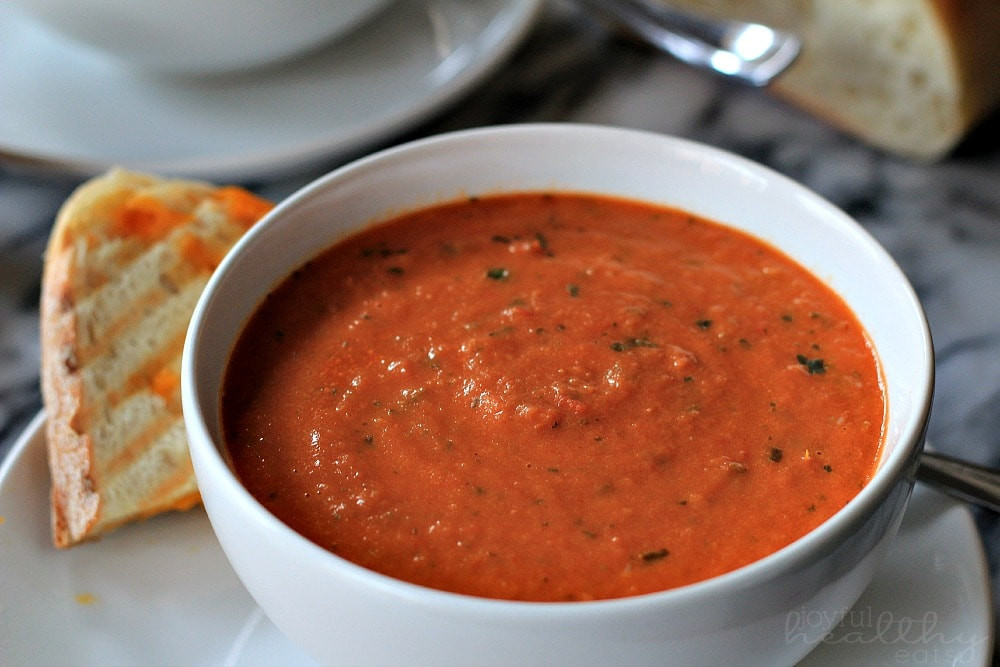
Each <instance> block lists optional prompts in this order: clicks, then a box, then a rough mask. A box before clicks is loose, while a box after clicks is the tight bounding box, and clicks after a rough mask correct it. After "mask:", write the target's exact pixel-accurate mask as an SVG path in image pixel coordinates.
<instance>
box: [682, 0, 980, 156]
mask: <svg viewBox="0 0 1000 667" xmlns="http://www.w3.org/2000/svg"><path fill="white" fill-rule="evenodd" d="M663 2H667V3H668V4H671V5H673V6H676V7H677V8H680V9H687V10H690V11H696V12H699V13H703V14H708V15H711V16H725V17H732V18H740V19H744V20H751V21H758V22H761V23H765V24H769V25H773V26H775V27H780V28H784V29H787V30H791V31H793V32H795V33H797V34H799V35H800V36H801V37H802V39H803V49H802V53H801V55H800V56H799V58H798V60H797V61H796V62H795V63H794V64H793V65H792V67H791V68H790V69H789V70H788V71H787V72H785V74H783V75H782V76H781V77H779V78H778V79H777V80H775V82H774V83H773V84H772V88H773V90H774V92H775V93H776V94H778V95H779V96H782V97H784V98H787V99H788V100H789V101H791V102H793V103H795V104H797V105H799V106H801V107H802V108H804V109H806V110H808V111H810V112H812V113H813V114H814V115H816V116H818V117H821V118H823V119H825V120H826V121H828V122H830V123H831V124H832V125H835V126H837V127H839V128H841V129H842V130H844V131H846V132H849V133H851V134H853V135H855V136H857V137H859V138H860V139H862V140H864V141H866V142H868V143H870V144H872V145H874V146H878V147H880V148H882V149H885V150H888V151H891V152H894V153H897V154H900V155H902V156H905V157H908V158H911V159H915V160H920V161H930V160H934V159H938V158H940V157H942V156H944V155H946V154H948V153H949V152H950V151H951V150H952V149H953V148H954V147H955V146H956V145H957V144H958V143H959V142H960V141H961V139H962V138H963V137H964V136H965V134H966V133H967V132H968V131H969V130H970V129H971V128H972V127H973V126H974V125H975V124H976V123H978V122H979V121H980V120H982V119H983V118H984V117H985V115H986V114H987V113H988V112H989V111H991V110H992V109H994V108H995V107H996V106H997V105H998V103H1000V1H998V0H663Z"/></svg>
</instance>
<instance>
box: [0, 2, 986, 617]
mask: <svg viewBox="0 0 1000 667" xmlns="http://www.w3.org/2000/svg"><path fill="white" fill-rule="evenodd" d="M527 121H569V122H587V123H601V124H613V125H620V126H627V127H635V128H642V129H648V130H653V131H657V132H663V133H669V134H676V135H680V136H685V137H690V138H692V139H696V140H699V141H704V142H707V143H710V144H713V145H716V146H719V147H722V148H725V149H728V150H731V151H733V152H736V153H738V154H741V155H744V156H746V157H749V158H751V159H754V160H757V161H759V162H762V163H764V164H766V165H769V166H770V167H772V168H774V169H775V170H777V171H779V172H781V173H784V174H786V175H788V176H790V177H792V178H794V179H796V180H798V181H800V182H802V183H804V184H805V185H807V186H809V187H811V188H812V189H814V190H816V191H817V192H819V193H820V194H821V195H823V196H825V197H827V198H828V199H830V200H831V201H832V202H833V203H835V204H836V205H838V206H840V207H841V208H843V209H844V210H845V211H847V212H848V213H849V214H851V215H853V216H855V217H856V218H857V219H858V220H859V221H860V222H861V223H862V224H863V225H864V226H865V227H866V228H867V229H868V230H869V231H870V232H871V233H872V234H873V235H874V236H875V237H876V238H877V239H878V240H879V241H880V242H881V243H882V244H883V245H884V246H885V247H886V248H887V249H888V251H889V252H890V253H891V254H892V255H893V256H894V257H895V258H896V260H897V261H898V262H899V264H900V266H901V267H902V269H903V270H904V272H905V273H906V274H907V275H908V276H909V278H910V280H911V282H912V283H913V285H914V287H915V288H916V290H917V292H918V295H919V297H920V299H921V301H922V303H923V305H924V307H925V309H926V312H927V316H928V319H929V320H930V324H931V329H932V332H933V336H934V342H935V350H936V355H937V390H936V395H935V400H934V408H933V416H932V422H931V426H930V433H929V439H930V441H931V442H932V443H933V446H934V447H935V448H936V449H938V450H939V451H941V452H944V453H947V454H951V455H954V456H959V457H963V458H966V459H969V460H972V461H975V462H978V463H981V464H986V465H997V466H1000V143H997V140H996V139H994V138H993V136H992V135H993V134H998V133H996V132H995V131H996V130H997V129H1000V115H996V116H994V117H993V118H991V119H988V120H987V121H986V122H985V123H984V124H983V126H982V127H981V128H980V129H979V130H977V131H975V132H973V133H972V135H970V137H969V138H968V139H967V140H966V141H965V142H964V143H963V145H962V146H960V147H959V149H958V150H957V151H956V152H955V153H954V154H953V155H952V156H950V157H949V158H947V159H945V160H943V161H941V162H939V163H936V164H929V165H924V164H913V163H910V162H906V161H903V160H900V159H897V158H895V157H893V156H891V155H886V154H884V153H881V152H879V151H876V150H873V149H871V148H869V147H867V146H865V145H862V144H860V143H858V142H857V141H855V140H854V139H852V138H851V137H848V136H845V135H843V134H840V133H839V132H837V131H835V130H833V129H831V128H829V127H828V126H826V125H824V124H822V123H820V122H818V121H817V120H815V119H813V118H811V117H809V116H807V115H806V114H804V113H802V112H800V111H799V110H797V109H794V108H792V107H790V106H787V105H786V104H784V103H783V102H781V101H780V100H777V99H774V98H772V97H770V96H769V95H767V94H766V93H762V92H761V91H758V90H754V89H750V88H744V87H741V86H739V85H736V84H733V83H731V82H728V81H723V80H721V79H718V78H714V77H712V76H711V75H709V74H706V73H704V72H700V71H696V70H693V69H691V68H689V67H686V66H684V65H681V64H680V63H677V62H675V61H672V60H670V59H669V58H667V57H666V56H663V55H662V54H660V53H657V52H654V51H653V50H651V49H648V48H645V47H643V46H641V45H639V44H637V43H635V42H632V41H629V40H626V39H622V38H620V37H618V36H617V35H614V34H611V33H609V32H608V31H606V30H605V29H604V28H603V27H602V26H600V25H598V24H595V23H593V22H591V21H590V20H589V19H587V18H586V17H585V16H583V15H581V14H578V13H576V12H574V11H572V10H571V9H569V8H567V7H565V6H556V7H555V8H552V7H550V8H549V11H547V12H546V13H545V14H544V15H543V17H542V21H541V22H540V24H539V25H538V26H537V27H536V29H535V30H534V31H533V32H532V34H531V35H530V36H529V38H528V40H527V41H526V43H525V44H524V45H523V46H522V48H520V49H519V50H518V51H517V52H516V53H515V55H514V57H513V58H512V59H511V61H510V62H508V63H507V65H506V66H505V67H504V68H502V69H501V70H500V71H498V72H497V73H495V74H494V75H493V76H491V77H489V78H488V79H487V80H486V81H484V82H483V84H482V85H481V86H480V87H479V88H477V90H475V91H474V92H473V93H471V94H470V95H468V96H467V97H466V98H465V99H463V100H461V101H460V102H458V103H457V104H456V105H454V107H452V108H451V109H449V110H447V111H446V112H445V113H443V114H441V115H440V116H439V117H437V118H435V119H434V120H432V121H431V122H429V123H426V124H424V125H423V126H421V127H419V128H417V129H416V130H414V131H411V132H409V133H407V134H406V135H405V136H396V137H387V138H386V140H385V143H384V144H383V145H388V144H392V143H397V142H400V141H403V140H406V139H410V138H416V137H419V136H425V135H428V134H433V133H437V132H442V131H447V130H453V129H460V128H466V127H473V126H482V125H491V124H498V123H514V122H527ZM991 130H993V132H992V133H991ZM379 147H380V146H372V147H371V148H372V149H375V148H379ZM330 166H333V165H326V166H325V167H324V168H322V169H319V170H316V171H313V172H309V173H304V174H302V175H301V176H299V177H296V178H286V179H285V180H282V181H279V182H259V183H247V184H246V185H248V186H249V187H252V188H254V189H256V190H258V191H259V192H261V193H262V194H264V195H265V196H267V197H270V198H273V199H278V198H281V197H283V196H285V195H286V194H289V193H290V192H292V191H293V190H295V189H296V188H297V187H298V186H300V185H302V184H304V183H305V182H307V181H308V180H311V179H312V178H313V177H315V176H317V175H319V173H321V172H322V171H325V170H326V168H327V167H330ZM74 185H75V183H74V182H72V181H71V180H67V179H65V178H60V179H53V178H49V177H46V176H42V175H39V174H25V173H23V172H19V171H17V170H14V169H12V168H10V167H4V166H2V164H0V456H2V455H3V454H5V453H6V452H7V450H8V449H9V447H10V446H11V444H12V443H13V442H14V440H15V439H16V437H17V436H18V435H19V433H20V432H21V431H22V430H23V428H24V427H25V425H26V423H27V421H28V420H29V419H30V417H32V416H33V415H34V414H35V413H36V412H37V411H38V410H39V409H40V407H41V399H40V394H39V389H38V365H39V342H38V323H37V320H38V313H37V304H38V291H39V281H40V274H41V267H42V255H43V250H44V246H45V242H46V240H47V236H48V232H49V229H50V227H51V224H52V220H53V217H54V214H55V212H56V210H57V208H58V206H59V205H60V203H61V202H62V201H63V200H64V199H65V197H66V196H67V195H68V194H69V192H70V191H71V189H72V187H73V186H74ZM976 517H977V524H978V527H979V529H980V531H981V534H982V537H983V540H984V544H985V546H986V549H987V554H988V557H989V562H990V566H991V572H992V576H993V588H994V598H996V599H1000V577H998V574H997V573H998V568H1000V520H998V518H997V517H996V516H994V515H992V514H988V513H985V512H977V513H976Z"/></svg>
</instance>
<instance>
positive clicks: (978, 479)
mask: <svg viewBox="0 0 1000 667" xmlns="http://www.w3.org/2000/svg"><path fill="white" fill-rule="evenodd" d="M916 478H917V481H919V482H924V483H925V484H929V485H931V486H933V487H935V488H936V489H938V490H940V491H943V492H944V493H946V494H948V495H950V496H952V497H954V498H958V499H959V500H963V501H966V502H970V503H972V504H974V505H979V506H980V507H985V508H987V509H990V510H993V511H994V512H1000V470H994V469H992V468H984V467H982V466H978V465H976V464H974V463H969V462H967V461H961V460H959V459H955V458H951V457H950V456H943V455H941V454H936V453H933V452H928V451H924V452H923V453H922V454H921V455H920V465H919V466H918V467H917V474H916Z"/></svg>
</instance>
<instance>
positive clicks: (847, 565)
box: [183, 125, 933, 665]
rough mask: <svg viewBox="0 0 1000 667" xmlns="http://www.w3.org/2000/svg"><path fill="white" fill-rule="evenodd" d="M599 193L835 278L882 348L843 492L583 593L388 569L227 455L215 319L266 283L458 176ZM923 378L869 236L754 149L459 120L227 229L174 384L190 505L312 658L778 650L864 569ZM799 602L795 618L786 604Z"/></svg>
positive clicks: (878, 550) (914, 433) (913, 329)
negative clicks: (733, 554) (495, 588)
mask: <svg viewBox="0 0 1000 667" xmlns="http://www.w3.org/2000/svg"><path fill="white" fill-rule="evenodd" d="M532 189H533V190H539V189H545V190H561V189H563V190H576V191H581V190H582V191H592V192H598V193H609V194H613V195H623V196H626V197H632V198H638V199H643V200H648V201H652V202H660V203H664V204H668V205H672V206H677V207H680V208H683V209H687V210H689V211H692V212H694V213H697V214H700V215H703V216H706V217H708V218H711V219H713V220H717V221H720V222H724V223H727V224H730V225H732V226H734V227H738V228H741V229H744V230H746V231H748V232H750V233H752V234H755V235H757V236H759V237H761V238H763V239H765V240H767V241H769V242H771V243H772V244H774V245H776V246H777V247H779V248H781V249H783V250H785V251H786V252H787V253H789V254H790V255H791V256H793V257H795V258H797V259H798V260H799V261H800V262H801V263H802V264H804V265H805V266H806V267H808V268H810V269H812V271H813V272H814V273H815V274H817V275H818V276H820V277H822V278H823V279H825V280H827V281H828V282H829V284H830V285H831V286H832V287H833V288H834V289H835V290H837V291H838V292H839V293H840V294H841V295H842V296H843V297H845V298H846V300H847V302H848V303H849V304H850V305H851V306H852V307H853V308H854V310H855V312H856V313H857V315H858V316H859V318H860V319H861V321H862V322H863V324H864V325H865V326H866V327H867V330H868V332H869V334H870V336H871V339H872V341H873V343H874V345H875V347H876V349H877V351H878V354H879V356H880V357H881V361H882V363H883V365H884V373H885V377H886V390H887V392H888V404H889V418H888V427H887V434H886V443H885V447H884V450H885V452H884V456H883V458H882V461H881V464H880V467H879V470H878V472H877V473H876V474H875V476H874V478H873V480H872V481H871V482H870V483H869V484H868V486H867V487H866V488H865V489H863V490H862V491H861V493H860V494H859V495H858V496H857V497H856V498H855V499H854V500H852V501H851V502H850V503H849V504H848V505H847V506H846V507H845V508H844V509H843V510H841V511H840V512H839V513H838V514H836V515H835V516H834V517H832V518H831V519H830V520H828V521H827V522H826V523H824V524H823V525H822V526H820V527H819V528H818V529H816V530H815V531H813V532H811V533H810V534H808V535H807V536H805V537H803V538H802V539H800V540H798V541H796V542H794V543H793V544H791V545H790V546H788V547H786V548H784V549H782V550H781V551H779V552H777V553H775V554H773V555H771V556H768V557H766V558H764V559H762V560H760V561H757V562H755V563H752V564H750V565H748V566H746V567H743V568H741V569H739V570H736V571H733V572H731V573H728V574H725V575H722V576H719V577H716V578H714V579H710V580H707V581H704V582H700V583H696V584H693V585H690V586H686V587H683V588H678V589H674V590H669V591H665V592H661V593H655V594H650V595H643V596H638V597H633V598H624V599H617V600H608V601H598V602H576V603H525V602H511V601H501V600H489V599H480V598H475V597H468V596H461V595H456V594H451V593H446V592H441V591H437V590H430V589H426V588H422V587H419V586H415V585H411V584H408V583H403V582H400V581H397V580H394V579H391V578H389V577H386V576H383V575H380V574H377V573H374V572H371V571H369V570H366V569H363V568H361V567H358V566H356V565H354V564H352V563H349V562H347V561H345V560H343V559H341V558H339V557H337V556H335V555H333V554H331V553H329V552H327V551H325V550H323V549H321V548H320V547H317V546H316V545H314V544H313V543H311V542H309V541H308V540H306V539H304V538H302V537H300V536H299V535H298V534H297V533H295V532H293V531H292V530H290V529H289V528H288V527H286V526H285V525H284V524H283V523H281V522H280V521H279V520H278V519H276V518H275V517H274V516H272V515H271V514H269V513H268V512H267V511H266V510H265V509H263V507H262V506H261V505H260V504H258V503H257V502H256V501H255V500H254V499H253V498H252V497H251V496H250V495H249V494H248V493H247V491H246V490H245V489H244V488H243V487H242V486H241V485H240V483H239V482H238V481H237V479H236V478H235V477H234V475H233V473H232V472H231V471H230V469H229V467H227V464H226V459H225V457H224V455H223V454H222V450H221V448H222V444H221V440H220V428H219V388H220V383H221V378H222V375H223V371H224V368H225V365H226V362H227V357H228V355H229V352H230V349H231V346H232V344H233V340H234V337H235V336H236V335H237V333H238V332H239V331H240V330H241V328H242V326H243V324H244V322H245V321H246V320H247V318H248V316H249V315H250V314H251V312H252V311H253V310H254V308H255V307H256V305H257V304H258V302H259V301H260V299H261V298H262V297H263V295H264V294H265V292H267V291H268V290H269V289H270V288H272V286H274V285H275V284H276V283H277V282H278V281H280V280H281V279H282V278H284V277H285V276H286V275H287V274H288V273H289V272H290V271H291V270H292V269H293V268H295V267H296V266H298V265H299V264H300V263H302V262H303V261H305V260H306V259H307V258H309V257H311V256H313V255H315V254H316V253H317V252H318V251H320V250H321V249H323V248H325V247H327V246H328V245H330V244H331V243H333V242H335V241H336V240H338V239H339V238H340V237H342V236H344V235H345V234H346V233H348V232H350V231H351V230H355V229H357V228H358V227H360V226H363V225H366V224H368V223H370V222H372V221H378V220H380V219H382V218H384V217H386V216H388V215H391V214H393V213H398V212H401V211H403V210H407V209H412V208H415V207H420V206H424V205H427V204H433V203H435V202H437V201H440V200H448V199H452V198H456V197H459V196H462V195H470V194H485V193H493V192H498V191H517V190H532ZM932 385H933V353H932V348H931V341H930V334H929V332H928V328H927V325H926V322H925V319H924V317H923V313H922V309H921V307H920V304H919V302H918V300H917V298H916V297H915V295H914V293H913V291H912V289H911V287H910V286H909V284H908V283H907V281H906V279H905V277H904V276H903V274H902V273H901V272H900V270H899V269H898V267H897V266H896V264H895V263H894V262H893V261H892V259H891V258H890V257H889V256H888V254H887V253H886V252H885V251H884V250H883V249H882V248H881V247H880V246H879V245H878V244H877V243H876V242H875V241H874V240H873V239H872V238H871V237H870V236H869V235H868V234H867V233H866V232H865V231H863V230H862V228H861V227H860V226H859V225H858V224H857V223H855V222H854V221H852V220H851V219H850V218H849V217H847V216H846V215H845V214H844V213H842V212H841V211H839V210H838V209H836V208H835V207H834V206H832V205H831V204H829V203H828V202H826V201H825V200H823V199H821V198H820V197H818V196H817V195H815V194H813V193H811V192H809V191H808V190H806V189H805V188H803V187H801V186H799V185H797V184H795V183H793V182H791V181H789V180H788V179H786V178H784V177H782V176H781V175H778V174H776V173H774V172H772V171H770V170H768V169H766V168H764V167H761V166H759V165H757V164H754V163H752V162H749V161H747V160H745V159H742V158H739V157H736V156H734V155H731V154H728V153H725V152H723V151H720V150H717V149H714V148H710V147H706V146H702V145H698V144H695V143H691V142H689V141H683V140H678V139H674V138H669V137H664V136H660V135H655V134H649V133H644V132H637V131H628V130H620V129H611V128H601V127H592V126H581V125H522V126H511V127H505V128H492V129H483V130H475V131H467V132H460V133H457V134H451V135H444V136H440V137H436V138H431V139H427V140H422V141H418V142H416V143H412V144H409V145H405V146H402V147H399V148H394V149H391V150H387V151H385V152H382V153H379V154H376V155H373V156H371V157H368V158H365V159H362V160H360V161H358V162H355V163H353V164H350V165H348V166H346V167H343V168H341V169H338V170H337V171H335V172H333V173H331V174H329V175H328V176H326V177H324V178H321V179H320V180H318V181H316V182H315V183H313V184H311V185H309V186H308V187H306V188H304V189H303V190H301V191H300V192H298V193H297V194H295V195H294V196H292V197H291V198H289V199H288V200H287V201H285V202H283V203H282V204H280V205H279V206H278V207H277V208H276V209H275V210H274V211H273V212H272V213H271V214H270V215H269V216H268V217H267V218H266V220H265V221H264V222H262V223H261V224H259V225H257V226H256V227H255V228H254V229H253V230H251V232H250V233H249V234H248V235H247V236H246V237H245V238H244V239H243V240H242V241H241V242H240V243H239V244H238V245H237V246H236V247H235V248H234V250H233V251H232V252H231V253H230V254H229V256H228V257H227V258H226V259H225V260H224V261H223V263H222V265H221V266H220V267H219V269H218V271H217V273H216V274H215V276H214V277H213V278H212V280H211V282H210V284H209V286H208V287H207V289H206V290H205V293H204V296H203V297H202V300H201V302H200V303H199V305H198V307H197V309H196V312H195V315H194V318H193V321H192V323H191V328H190V331H189V334H188V339H187V343H186V348H185V353H184V367H183V398H184V414H185V419H186V421H187V427H188V431H189V437H190V441H191V452H192V456H193V459H194V464H195V470H196V473H197V476H198V482H199V484H200V486H201V492H202V495H203V496H204V501H205V506H206V508H207V510H208V514H209V517H210V519H211V521H212V525H213V527H214V530H215V531H216V534H217V535H218V538H219V541H220V542H221V544H222V547H223V549H224V550H225V552H226V554H227V556H228V557H229V559H230V560H231V562H232V565H233V567H234V568H235V570H236V572H237V574H238V575H239V577H240V578H241V579H242V581H243V582H244V584H245V585H246V587H247V588H248V590H249V591H250V593H251V594H252V595H253V597H254V598H255V599H256V600H257V602H258V603H259V604H260V606H261V607H262V608H263V609H264V611H265V612H266V613H267V614H268V616H269V617H270V618H271V619H272V620H273V621H274V623H275V624H276V625H277V626H278V627H279V628H281V629H282V630H283V631H284V632H285V633H287V634H288V636H289V637H291V638H292V639H293V640H294V641H296V642H298V643H299V644H301V645H302V646H303V647H304V648H305V649H306V650H307V651H309V652H311V653H312V654H313V655H315V656H316V657H317V658H319V659H320V660H321V661H323V662H324V663H331V664H333V663H338V662H346V663H351V664H366V663H379V664H397V665H398V664H409V663H420V664H480V663H482V664H490V663H497V664H518V665H527V664H547V665H552V664H574V665H584V664H600V665H610V664H629V665H637V664H664V663H677V664H747V663H760V664H768V665H775V664H789V663H793V662H795V661H796V660H798V659H799V658H801V657H802V656H803V655H805V654H806V653H807V652H808V651H809V650H810V648H811V647H812V646H814V645H815V644H816V643H817V642H818V641H819V640H820V639H821V638H822V636H823V635H824V634H825V632H826V630H828V629H830V628H832V627H833V626H834V625H836V623H837V622H838V618H839V617H838V614H842V613H843V612H845V611H847V610H848V609H849V608H850V607H851V605H852V604H853V603H854V602H855V600H856V599H857V598H858V596H859V595H860V594H861V592H862V591H863V590H864V589H865V588H866V587H867V585H868V584H869V582H870V581H871V579H872V576H873V574H874V572H875V569H876V566H877V565H878V563H879V561H880V560H881V558H882V556H883V554H884V553H885V551H886V548H887V546H888V544H889V542H890V541H891V540H892V538H893V536H894V534H895V532H896V528H897V526H898V524H899V521H900V519H901V516H902V514H903V510H904V507H905V505H906V502H907V499H908V497H909V494H910V490H911V488H912V482H911V473H912V469H913V467H914V465H915V461H916V457H917V456H918V453H919V450H920V448H921V446H922V441H923V434H924V429H925V426H926V422H927V419H928V411H929V407H930V400H931V390H932ZM803 619H808V621H809V622H808V623H804V624H800V623H798V621H800V620H803Z"/></svg>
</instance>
